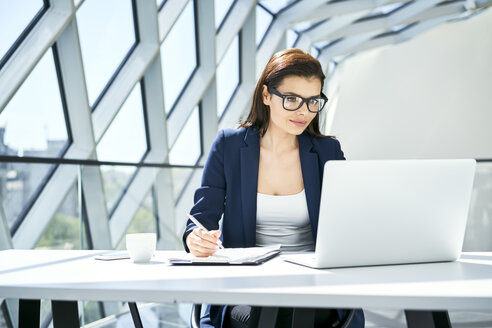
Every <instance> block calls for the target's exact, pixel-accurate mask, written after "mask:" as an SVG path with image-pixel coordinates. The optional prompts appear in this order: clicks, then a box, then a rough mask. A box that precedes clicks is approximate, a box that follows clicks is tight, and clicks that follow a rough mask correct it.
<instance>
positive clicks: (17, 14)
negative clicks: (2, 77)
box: [0, 0, 44, 67]
mask: <svg viewBox="0 0 492 328" xmlns="http://www.w3.org/2000/svg"><path fill="white" fill-rule="evenodd" d="M43 7H44V1H43V0H30V1H8V0H3V1H0V30H1V31H2V33H0V63H1V62H2V60H3V59H4V58H3V57H4V56H5V54H6V53H7V51H8V50H9V48H10V47H11V46H12V45H13V44H14V42H15V41H16V39H17V38H18V37H19V36H20V35H21V33H22V32H23V31H24V30H25V28H26V27H27V26H28V25H29V23H30V22H31V21H32V19H33V18H34V17H35V16H36V14H37V13H38V12H39V11H40V10H41V9H42V8H43ZM0 67H1V66H0Z"/></svg>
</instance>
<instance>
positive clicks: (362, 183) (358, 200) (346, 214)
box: [282, 159, 476, 268]
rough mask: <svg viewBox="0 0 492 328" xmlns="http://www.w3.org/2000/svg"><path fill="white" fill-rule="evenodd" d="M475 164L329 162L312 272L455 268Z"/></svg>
mask: <svg viewBox="0 0 492 328" xmlns="http://www.w3.org/2000/svg"><path fill="white" fill-rule="evenodd" d="M475 166H476V162H475V160H472V159H456V160H371V161H329V162H327V163H326V164H325V167H324V176H323V185H322V192H321V203H320V212H319V225H318V235H317V244H316V250H315V252H310V253H303V254H288V255H283V256H282V257H283V258H284V259H285V260H287V261H289V262H294V263H298V264H302V265H306V266H309V267H313V268H335V267H352V266H366V265H384V264H403V263H422V262H439V261H454V260H456V259H457V258H458V257H459V255H460V252H461V248H462V245H463V239H464V234H465V227H466V220H467V217H468V209H469V205H470V198H471V192H472V185H473V178H474V175H475Z"/></svg>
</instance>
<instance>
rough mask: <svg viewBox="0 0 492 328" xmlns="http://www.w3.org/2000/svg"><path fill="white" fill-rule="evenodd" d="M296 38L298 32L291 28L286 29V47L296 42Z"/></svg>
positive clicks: (292, 45) (290, 46)
mask: <svg viewBox="0 0 492 328" xmlns="http://www.w3.org/2000/svg"><path fill="white" fill-rule="evenodd" d="M297 38H299V34H298V33H297V32H296V31H295V30H293V29H288V30H287V47H289V48H292V47H294V45H295V44H296V42H297Z"/></svg>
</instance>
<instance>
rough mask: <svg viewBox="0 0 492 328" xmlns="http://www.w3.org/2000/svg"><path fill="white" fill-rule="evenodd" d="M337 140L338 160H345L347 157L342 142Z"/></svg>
mask: <svg viewBox="0 0 492 328" xmlns="http://www.w3.org/2000/svg"><path fill="white" fill-rule="evenodd" d="M333 140H335V148H336V159H337V160H345V155H344V153H343V150H342V147H341V146H340V141H338V140H337V139H333Z"/></svg>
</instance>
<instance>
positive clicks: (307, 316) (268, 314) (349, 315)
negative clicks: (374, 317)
mask: <svg viewBox="0 0 492 328" xmlns="http://www.w3.org/2000/svg"><path fill="white" fill-rule="evenodd" d="M296 311H297V313H298V314H299V315H300V316H299V318H300V320H296V319H295V318H296ZM201 312H202V305H201V304H193V307H192V308H191V328H200V317H201ZM277 312H278V308H275V307H273V308H272V307H270V308H262V309H261V314H260V320H259V322H258V327H259V328H272V327H275V321H276V318H277ZM354 316H355V310H347V312H346V313H345V316H344V317H343V318H342V319H341V320H340V321H337V322H335V323H334V324H333V326H332V328H347V327H348V326H349V325H350V323H351V322H352V320H353V319H354ZM293 318H294V319H293V320H292V328H294V327H306V324H307V322H311V326H313V324H314V310H313V309H302V308H297V309H294V315H293Z"/></svg>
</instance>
